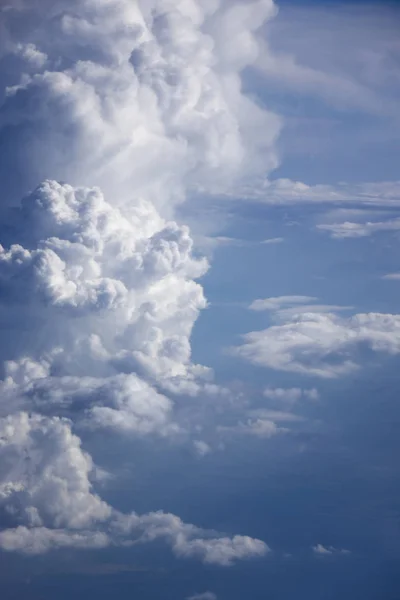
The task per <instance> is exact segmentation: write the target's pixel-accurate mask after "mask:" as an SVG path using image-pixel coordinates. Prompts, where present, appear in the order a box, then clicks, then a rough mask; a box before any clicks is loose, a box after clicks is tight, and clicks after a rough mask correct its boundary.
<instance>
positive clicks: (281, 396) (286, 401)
mask: <svg viewBox="0 0 400 600" xmlns="http://www.w3.org/2000/svg"><path fill="white" fill-rule="evenodd" d="M263 395H264V397H265V398H267V399H268V400H272V401H274V402H275V404H277V405H278V406H285V407H293V406H294V405H295V404H297V403H298V402H299V401H300V400H301V399H306V400H311V401H316V400H318V399H319V393H318V390H317V389H316V388H311V389H305V390H304V389H301V388H266V389H265V390H264V392H263Z"/></svg>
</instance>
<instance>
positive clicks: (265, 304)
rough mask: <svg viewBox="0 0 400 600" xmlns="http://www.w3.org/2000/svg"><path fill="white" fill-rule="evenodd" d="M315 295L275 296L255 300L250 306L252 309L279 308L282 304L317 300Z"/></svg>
mask: <svg viewBox="0 0 400 600" xmlns="http://www.w3.org/2000/svg"><path fill="white" fill-rule="evenodd" d="M316 299H317V298H314V297H313V296H274V297H271V298H265V299H263V300H262V299H259V300H254V302H252V303H251V304H250V306H249V308H250V310H255V311H263V310H278V309H280V308H281V307H282V306H291V305H293V304H305V303H306V302H312V301H313V300H316Z"/></svg>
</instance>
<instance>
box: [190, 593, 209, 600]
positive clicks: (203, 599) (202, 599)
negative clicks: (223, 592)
mask: <svg viewBox="0 0 400 600" xmlns="http://www.w3.org/2000/svg"><path fill="white" fill-rule="evenodd" d="M186 600H217V596H216V595H215V594H214V593H213V592H204V593H203V594H194V595H193V596H188V598H187V599H186Z"/></svg>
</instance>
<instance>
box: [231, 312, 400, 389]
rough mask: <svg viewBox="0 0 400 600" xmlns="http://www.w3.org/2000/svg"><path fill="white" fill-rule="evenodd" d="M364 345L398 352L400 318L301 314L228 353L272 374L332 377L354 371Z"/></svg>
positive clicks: (253, 334) (248, 338) (254, 334)
mask: <svg viewBox="0 0 400 600" xmlns="http://www.w3.org/2000/svg"><path fill="white" fill-rule="evenodd" d="M362 346H366V347H368V348H369V349H370V350H372V351H374V352H384V353H387V354H392V355H393V354H398V353H400V315H392V314H381V313H368V314H356V315H354V316H352V317H350V318H347V319H345V318H342V317H339V316H337V315H335V314H323V313H305V314H300V315H297V316H295V317H292V318H288V319H287V321H284V322H283V323H281V324H278V325H274V326H271V327H269V328H268V329H264V330H262V331H253V332H251V333H247V334H245V335H243V344H242V345H240V346H237V347H234V348H231V352H232V354H233V355H235V356H238V357H241V358H243V359H245V360H247V361H249V362H251V363H253V364H256V365H259V366H264V367H268V368H270V369H275V370H278V371H289V372H293V373H300V374H304V375H314V376H317V377H326V378H330V377H338V376H340V375H345V374H348V373H351V372H352V371H354V370H356V369H358V368H359V367H360V365H359V364H358V363H357V362H356V360H355V358H352V354H353V355H354V354H355V353H356V352H357V350H358V349H360V348H361V347H362Z"/></svg>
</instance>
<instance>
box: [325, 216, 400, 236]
mask: <svg viewBox="0 0 400 600" xmlns="http://www.w3.org/2000/svg"><path fill="white" fill-rule="evenodd" d="M317 228H318V229H320V230H321V231H327V232H328V233H329V234H330V235H331V237H333V238H335V239H343V238H362V237H368V236H370V235H373V234H374V233H376V232H379V231H398V230H399V229H400V219H388V220H387V221H372V222H371V221H369V222H366V223H354V222H351V221H345V222H344V223H327V224H320V225H317Z"/></svg>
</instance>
